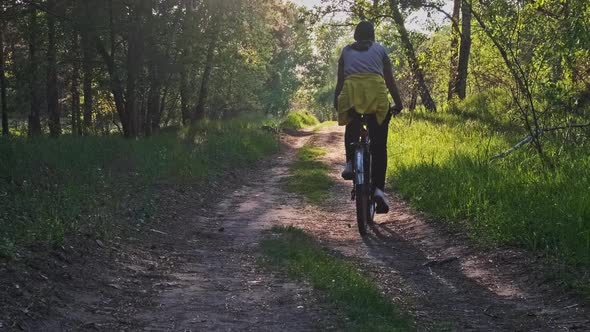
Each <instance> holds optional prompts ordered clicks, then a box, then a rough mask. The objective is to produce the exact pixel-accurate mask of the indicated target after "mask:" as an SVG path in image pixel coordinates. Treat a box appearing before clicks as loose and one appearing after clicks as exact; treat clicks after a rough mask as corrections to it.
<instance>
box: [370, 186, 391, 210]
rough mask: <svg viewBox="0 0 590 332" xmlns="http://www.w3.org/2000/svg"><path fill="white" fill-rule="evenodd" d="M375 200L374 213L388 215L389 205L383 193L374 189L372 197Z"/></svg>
mask: <svg viewBox="0 0 590 332" xmlns="http://www.w3.org/2000/svg"><path fill="white" fill-rule="evenodd" d="M373 197H374V198H375V203H376V207H375V212H376V213H377V214H387V213H389V204H388V203H387V199H386V198H385V193H384V192H383V191H382V190H381V189H379V188H376V189H375V194H374V195H373Z"/></svg>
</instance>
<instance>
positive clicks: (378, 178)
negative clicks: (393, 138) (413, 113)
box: [367, 117, 389, 214]
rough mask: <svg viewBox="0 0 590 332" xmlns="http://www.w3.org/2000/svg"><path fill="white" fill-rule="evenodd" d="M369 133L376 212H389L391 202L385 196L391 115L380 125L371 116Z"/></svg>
mask: <svg viewBox="0 0 590 332" xmlns="http://www.w3.org/2000/svg"><path fill="white" fill-rule="evenodd" d="M367 124H368V126H369V134H370V135H371V155H372V156H373V161H372V164H371V173H372V174H371V175H372V181H373V184H374V185H375V196H374V197H375V203H377V205H376V212H377V213H379V214H381V213H388V212H389V203H388V202H387V199H386V198H385V193H384V192H383V191H384V190H385V174H386V173H387V135H388V134H389V117H388V118H387V119H386V120H385V121H384V122H383V123H382V124H381V125H379V124H378V123H377V119H376V118H375V117H371V118H369V121H368V123H367Z"/></svg>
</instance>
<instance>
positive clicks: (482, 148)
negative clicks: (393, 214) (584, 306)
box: [388, 100, 590, 287]
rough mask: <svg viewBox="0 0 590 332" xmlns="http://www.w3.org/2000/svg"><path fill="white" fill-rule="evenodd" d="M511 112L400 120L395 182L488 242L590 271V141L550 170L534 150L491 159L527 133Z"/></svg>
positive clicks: (424, 206) (465, 110)
mask: <svg viewBox="0 0 590 332" xmlns="http://www.w3.org/2000/svg"><path fill="white" fill-rule="evenodd" d="M484 106H485V107H486V108H481V107H484ZM504 110H505V108H504V107H503V106H502V105H497V104H494V103H491V102H490V103H484V104H483V105H481V104H480V103H477V102H474V101H473V100H468V101H466V102H465V103H463V104H460V105H458V108H457V111H455V112H449V113H440V114H426V113H417V114H414V115H413V116H411V117H412V118H411V121H410V116H409V115H406V116H405V117H402V118H400V119H398V120H397V121H394V128H393V130H391V135H390V140H389V169H388V176H389V179H390V182H391V184H392V185H393V186H394V187H395V188H396V189H397V190H398V191H399V192H401V193H402V194H403V195H404V196H405V197H406V198H408V199H409V200H410V201H411V203H412V204H413V206H414V207H415V208H417V209H420V210H423V211H427V212H429V213H430V214H431V215H432V216H433V217H435V218H436V219H439V220H444V221H448V222H451V223H454V224H456V225H460V226H461V227H467V229H468V230H469V231H470V232H471V233H472V234H473V236H474V237H475V238H477V239H478V240H480V241H483V242H484V243H489V244H509V245H517V246H521V247H524V248H527V249H530V250H534V251H537V252H540V253H543V254H547V255H548V256H550V257H553V258H557V259H558V261H562V262H567V264H568V265H569V266H571V267H574V268H575V267H584V268H588V267H590V195H588V192H590V173H589V172H588V170H589V169H590V146H588V143H589V142H586V143H585V144H580V145H578V146H577V147H569V148H566V149H565V150H562V151H561V155H560V156H559V158H557V157H555V158H554V160H556V165H555V167H554V168H553V169H547V168H544V167H543V166H542V165H541V163H540V162H539V158H538V157H537V156H536V154H535V152H534V151H532V149H531V147H526V148H523V149H522V150H519V151H517V152H516V153H514V154H513V155H511V156H509V157H508V158H505V159H503V160H500V161H496V162H490V161H489V159H490V157H491V156H493V155H495V154H497V153H499V152H502V151H504V150H506V149H507V148H509V147H511V146H512V145H514V144H515V143H516V142H518V141H520V140H521V139H522V138H523V137H525V136H526V134H525V133H524V132H522V131H519V130H518V129H516V128H518V127H517V126H515V125H514V124H513V123H511V122H510V121H509V120H508V118H507V117H506V116H505V115H504V114H505V111H504ZM546 139H547V141H546V149H547V153H548V154H549V155H552V156H555V155H557V152H558V151H559V145H558V144H555V143H553V142H554V140H552V139H551V137H546ZM555 141H557V140H555ZM586 287H588V285H586Z"/></svg>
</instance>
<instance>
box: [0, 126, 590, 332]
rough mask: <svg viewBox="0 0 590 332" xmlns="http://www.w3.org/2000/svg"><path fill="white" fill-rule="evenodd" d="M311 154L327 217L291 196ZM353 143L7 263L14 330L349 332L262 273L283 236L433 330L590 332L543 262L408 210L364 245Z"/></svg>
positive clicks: (274, 162) (580, 309) (324, 136)
mask: <svg viewBox="0 0 590 332" xmlns="http://www.w3.org/2000/svg"><path fill="white" fill-rule="evenodd" d="M308 141H311V142H312V143H313V144H316V145H318V146H322V147H325V148H326V149H328V151H329V153H328V154H327V155H326V156H325V157H324V161H325V162H326V163H328V164H330V165H331V166H332V169H333V172H332V176H333V177H334V179H335V180H336V183H337V185H336V186H335V187H334V189H333V191H332V192H331V198H330V201H329V202H328V204H326V206H325V207H322V208H319V207H314V206H310V205H308V204H306V203H305V202H304V201H303V200H302V199H301V198H300V197H297V196H295V195H292V194H289V193H286V192H285V191H284V190H283V189H282V188H284V186H283V185H282V183H283V181H284V180H285V178H286V177H287V176H288V169H289V165H290V164H291V162H292V161H293V160H294V156H295V152H296V149H297V148H299V147H301V146H302V145H303V144H304V143H306V142H308ZM341 142H342V131H341V130H340V129H338V128H335V127H328V128H324V129H322V130H321V131H320V132H318V133H315V134H313V135H312V133H308V134H302V135H299V136H288V137H286V143H287V145H288V147H287V148H285V149H284V151H283V153H281V154H280V155H279V156H277V157H274V158H271V160H269V161H267V162H265V163H264V164H263V165H261V166H260V167H257V168H254V169H256V171H252V172H249V173H248V174H246V175H240V176H238V177H237V178H236V179H235V180H232V179H229V180H227V179H226V181H224V183H225V185H224V188H219V187H211V188H210V191H212V192H208V193H206V194H207V197H220V196H221V197H223V199H221V200H219V201H218V202H213V203H210V204H205V205H203V204H200V203H199V202H202V201H204V200H205V201H206V198H205V197H204V196H203V195H202V190H193V191H190V190H189V191H188V192H187V191H184V190H179V189H178V188H175V187H174V186H165V185H164V186H162V188H161V190H160V194H159V206H160V211H159V218H160V219H162V222H160V223H159V224H156V225H155V226H154V228H153V229H150V230H149V231H144V232H143V233H142V234H137V235H135V237H129V238H123V239H121V238H119V239H115V240H113V241H112V242H109V243H102V242H100V241H96V245H94V243H93V246H91V247H88V246H87V245H84V246H83V247H82V248H84V250H81V249H80V248H79V247H77V245H76V244H73V245H70V246H68V247H64V248H63V250H62V251H60V252H58V253H56V254H52V255H53V256H51V257H50V259H48V257H46V256H42V258H37V259H23V260H21V261H19V263H18V264H16V265H17V266H14V267H10V266H8V265H6V264H0V293H1V294H7V296H6V297H5V299H0V330H15V331H19V330H27V331H41V330H42V331H62V330H65V331H115V330H117V331H210V330H214V331H235V330H240V331H243V330H245V331H248V330H252V331H277V330H283V331H316V330H330V329H332V330H339V328H340V327H341V326H339V325H338V322H341V321H342V320H341V319H340V318H341V317H339V314H338V313H337V311H336V310H334V308H332V307H331V306H330V305H329V304H326V303H325V302H324V301H323V300H322V298H321V294H319V295H318V294H317V293H315V292H313V291H312V290H311V288H310V287H309V286H308V285H305V284H298V283H293V282H291V281H290V280H289V279H288V278H286V276H283V275H280V274H269V271H268V270H266V269H263V268H261V267H260V266H259V264H258V263H257V257H256V248H257V244H258V241H259V240H260V239H261V237H262V236H263V231H264V230H267V229H269V228H270V227H272V226H273V225H295V226H297V227H301V228H303V229H306V230H307V231H309V232H310V233H312V234H314V235H315V236H316V237H317V238H318V240H320V241H321V242H322V243H323V244H325V245H326V246H328V247H330V248H332V249H334V250H335V251H337V252H340V253H341V254H342V255H343V256H345V257H348V258H349V259H351V260H354V261H357V262H358V263H359V264H360V265H361V266H362V267H363V268H364V269H365V270H366V271H367V272H368V273H370V274H371V275H372V276H373V277H374V278H375V280H376V281H377V283H378V284H379V285H381V287H382V288H383V291H384V293H385V294H387V296H388V297H390V298H391V299H392V301H394V302H396V303H398V304H400V305H401V306H403V307H404V308H406V309H407V310H408V311H410V312H411V313H412V314H413V315H414V316H415V318H416V322H417V325H418V327H419V328H420V329H431V328H435V329H436V330H441V329H443V330H444V329H449V330H463V331H470V330H472V331H555V330H575V329H577V330H590V323H589V321H588V319H589V317H590V316H589V315H588V312H587V311H586V308H584V306H583V304H582V303H578V302H576V301H575V300H573V297H571V296H568V294H562V293H560V292H559V291H558V290H557V288H555V287H552V286H551V285H547V284H544V283H543V278H542V277H541V273H540V272H539V271H537V270H535V269H534V268H533V267H534V266H535V262H534V260H533V259H531V258H530V257H529V256H527V255H526V254H524V253H520V252H515V251H510V250H497V251H494V252H482V251H481V250H478V249H475V248H474V247H473V246H471V245H470V244H469V241H468V240H467V239H465V238H464V237H462V236H458V235H456V234H451V233H449V232H447V231H445V230H444V229H443V228H442V227H439V226H435V225H433V224H430V223H426V222H425V218H423V217H422V216H420V215H419V214H415V213H414V212H412V211H411V210H410V209H409V208H408V207H407V206H406V205H405V204H404V202H403V201H402V200H399V199H395V200H394V203H393V209H392V210H393V213H391V214H390V215H388V216H386V217H380V219H379V224H378V225H376V226H375V227H373V229H372V232H371V234H372V235H371V236H369V237H367V238H365V239H362V238H361V237H360V236H359V235H358V232H357V230H356V225H355V220H354V216H355V214H354V206H353V204H352V203H351V202H348V197H349V195H350V187H349V186H350V184H349V183H346V182H344V181H341V180H340V178H339V176H338V173H339V171H340V169H341V167H342V166H343V160H342V151H341V150H342V143H341ZM239 178H245V179H243V180H242V182H243V183H244V184H239V183H241V182H240V181H239ZM228 186H233V187H234V188H235V190H233V191H228V190H227V187H228ZM86 242H87V241H86ZM81 246H82V245H81ZM74 247H76V248H74ZM19 264H20V265H19ZM2 310H4V311H5V312H4V313H1V312H2Z"/></svg>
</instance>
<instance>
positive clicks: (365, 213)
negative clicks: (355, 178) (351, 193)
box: [355, 184, 371, 236]
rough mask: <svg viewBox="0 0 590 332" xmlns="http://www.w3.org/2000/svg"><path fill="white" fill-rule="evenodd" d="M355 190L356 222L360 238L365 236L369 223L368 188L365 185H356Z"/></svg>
mask: <svg viewBox="0 0 590 332" xmlns="http://www.w3.org/2000/svg"><path fill="white" fill-rule="evenodd" d="M355 190H356V221H357V224H358V228H359V233H360V234H361V235H362V236H365V235H367V225H368V224H369V223H370V222H371V209H370V204H371V202H370V197H369V194H370V193H369V186H368V185H366V184H357V185H356V187H355Z"/></svg>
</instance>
